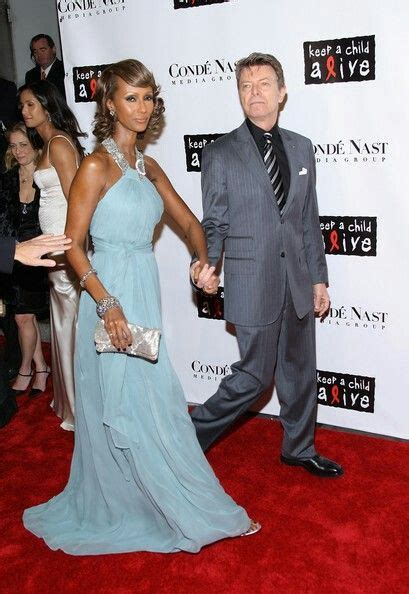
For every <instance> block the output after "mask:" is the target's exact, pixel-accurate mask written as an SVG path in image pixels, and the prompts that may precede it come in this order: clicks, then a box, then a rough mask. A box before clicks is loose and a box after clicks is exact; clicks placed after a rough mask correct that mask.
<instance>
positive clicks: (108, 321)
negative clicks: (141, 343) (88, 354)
mask: <svg viewBox="0 0 409 594" xmlns="http://www.w3.org/2000/svg"><path fill="white" fill-rule="evenodd" d="M103 319H104V323H105V330H106V331H107V332H108V336H109V338H110V340H111V343H112V344H113V346H114V347H116V348H117V349H118V350H125V349H126V347H127V346H129V345H131V344H132V334H131V331H130V330H129V328H128V322H127V320H126V318H125V316H124V312H123V311H122V308H121V307H111V309H108V311H107V312H106V313H105V314H104V317H103Z"/></svg>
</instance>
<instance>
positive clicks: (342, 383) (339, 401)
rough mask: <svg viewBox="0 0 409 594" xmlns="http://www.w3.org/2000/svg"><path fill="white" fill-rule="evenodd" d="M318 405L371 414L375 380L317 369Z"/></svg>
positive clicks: (373, 404)
mask: <svg viewBox="0 0 409 594" xmlns="http://www.w3.org/2000/svg"><path fill="white" fill-rule="evenodd" d="M317 393H318V404H323V405H325V406H331V407H332V408H346V409H349V410H355V411H357V412H366V413H373V412H374V409H375V378H374V377H366V376H364V375H351V374H349V373H337V372H334V371H321V370H319V369H317Z"/></svg>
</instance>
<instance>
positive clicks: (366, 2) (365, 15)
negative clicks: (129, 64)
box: [57, 0, 409, 438]
mask: <svg viewBox="0 0 409 594" xmlns="http://www.w3.org/2000/svg"><path fill="white" fill-rule="evenodd" d="M57 12H58V19H59V24H60V30H61V38H62V47H63V54H64V63H65V69H66V76H67V78H66V88H67V97H68V102H69V104H70V106H71V108H72V109H73V111H74V112H75V114H76V115H77V117H78V119H79V122H80V124H81V127H82V128H83V130H85V131H87V132H88V133H89V134H90V138H89V140H88V146H87V149H88V150H91V149H92V146H93V140H92V134H91V129H92V126H91V122H92V119H93V116H94V111H95V103H94V102H93V96H94V92H95V85H96V80H97V78H98V76H99V75H100V73H101V71H102V70H103V68H104V66H105V65H108V64H110V63H112V62H116V61H118V60H121V59H124V58H137V59H139V60H141V61H142V62H144V63H145V64H146V65H147V66H148V67H149V68H150V69H151V70H152V71H153V72H154V74H155V77H156V80H157V82H159V83H160V85H161V87H162V93H161V94H162V97H163V99H164V101H165V104H166V124H165V127H164V130H163V132H162V134H161V136H160V138H159V139H158V140H157V141H155V142H154V143H152V144H149V145H148V146H147V147H146V149H145V151H146V153H147V154H150V155H152V156H153V157H154V158H155V159H157V160H158V161H159V163H160V164H161V166H162V167H163V168H164V170H165V171H166V173H167V174H168V176H169V178H170V179H171V180H172V182H173V184H174V186H175V188H176V189H177V191H178V192H179V193H180V195H181V196H182V197H183V199H184V200H185V201H186V203H187V204H188V205H189V207H190V208H191V209H192V210H193V211H194V212H195V214H196V215H197V216H198V217H199V218H201V215H202V210H201V191H200V164H201V154H202V149H203V147H204V146H205V145H206V144H207V143H210V142H213V141H214V140H215V139H216V138H218V136H220V135H222V134H224V133H226V132H228V131H230V130H232V129H233V128H236V127H237V126H238V125H240V123H241V122H242V120H243V114H242V112H241V109H240V105H239V101H238V96H237V89H236V82H235V74H234V70H235V63H236V61H237V60H238V59H239V58H241V57H243V56H245V55H247V54H249V53H250V52H253V51H262V52H268V53H272V54H274V55H275V56H276V57H277V58H278V59H279V60H280V61H281V63H282V64H283V67H284V73H285V78H286V83H287V88H288V99H287V102H286V105H285V108H284V110H283V112H282V114H281V117H280V125H281V126H282V127H285V128H289V129H292V130H295V131H297V132H299V133H301V134H304V135H305V136H308V137H309V138H311V139H312V142H313V144H314V147H315V152H316V164H317V178H318V181H317V188H318V197H319V205H320V214H321V229H322V235H323V242H324V245H325V250H326V253H327V261H328V266H329V272H330V291H331V297H332V306H331V311H330V315H329V316H328V317H327V318H326V320H325V321H324V322H323V323H319V322H317V349H318V352H317V354H318V370H317V378H318V393H317V398H318V402H319V405H320V406H319V407H318V420H319V421H320V422H323V423H328V424H331V425H337V426H340V427H348V428H353V429H359V430H364V431H370V432H374V433H380V434H385V435H392V436H396V437H401V438H409V398H408V393H409V378H408V361H409V357H408V354H409V352H408V351H409V349H408V332H407V330H408V313H407V312H408V308H409V306H408V301H409V295H408V292H409V272H408V264H407V253H408V251H409V234H408V232H407V231H405V225H406V223H407V221H408V220H409V199H408V191H407V186H408V180H407V179H406V176H407V175H408V166H407V155H406V149H405V148H404V147H405V143H406V141H407V138H408V130H407V125H408V119H407V117H406V113H404V110H405V108H406V106H405V102H404V99H403V98H404V97H405V96H406V97H407V96H408V94H407V91H408V85H409V79H408V77H407V76H406V74H405V72H404V68H403V64H404V62H403V58H402V56H406V55H408V49H409V48H408V47H407V45H408V37H407V34H406V23H407V17H408V16H409V15H408V12H409V9H408V4H407V2H406V0H395V1H394V2H393V3H392V4H385V3H384V2H383V1H381V0H361V1H360V2H356V1H355V0H339V1H338V2H324V1H323V0H310V1H309V2H299V0H287V1H286V2H280V3H279V2H272V1H271V0H230V1H228V0H227V1H226V0H76V1H74V0H58V1H57ZM405 17H406V18H405ZM249 199H251V196H249ZM405 221H406V222H405ZM167 222H168V221H166V218H165V221H164V223H165V224H163V225H162V226H161V227H160V228H159V229H158V232H157V235H156V238H155V239H156V241H155V252H156V255H157V259H158V263H159V268H160V272H161V286H162V303H163V315H164V326H165V332H166V337H167V343H168V347H169V351H170V353H171V357H172V360H173V363H174V366H175V369H176V371H177V373H178V375H179V377H180V379H181V381H182V384H183V386H184V389H185V393H186V398H187V400H189V401H190V402H203V401H204V400H206V399H207V398H208V397H209V396H211V395H212V394H213V392H214V391H215V390H216V388H217V386H218V383H219V382H220V380H221V379H222V378H223V377H224V376H225V375H226V374H228V373H229V372H230V365H231V363H232V362H233V361H235V360H237V359H238V349H237V344H236V340H235V337H234V334H233V332H232V329H231V328H230V327H229V326H228V325H226V323H225V321H224V320H223V292H222V289H221V290H220V295H219V298H218V299H201V300H200V302H199V303H198V304H197V303H196V302H195V300H194V298H193V296H192V293H191V289H190V286H189V282H188V266H189V259H190V255H189V249H188V246H186V244H185V243H184V241H183V239H182V238H181V237H180V235H179V232H178V230H177V229H176V228H175V225H174V224H172V222H170V224H166V223H167ZM258 410H261V411H262V412H264V413H269V414H277V413H278V404H277V399H276V398H275V396H274V394H273V397H272V398H265V399H263V402H262V404H261V405H260V406H259V408H258Z"/></svg>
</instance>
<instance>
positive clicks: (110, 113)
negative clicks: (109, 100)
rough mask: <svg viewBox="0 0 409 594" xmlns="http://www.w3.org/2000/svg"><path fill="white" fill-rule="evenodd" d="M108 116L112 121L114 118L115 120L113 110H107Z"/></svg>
mask: <svg viewBox="0 0 409 594" xmlns="http://www.w3.org/2000/svg"><path fill="white" fill-rule="evenodd" d="M109 115H110V116H111V118H112V119H114V118H115V112H114V110H113V109H110V110H109Z"/></svg>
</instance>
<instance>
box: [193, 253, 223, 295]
mask: <svg viewBox="0 0 409 594" xmlns="http://www.w3.org/2000/svg"><path fill="white" fill-rule="evenodd" d="M214 271H215V266H209V264H205V265H202V264H201V262H200V261H197V262H195V263H194V264H192V266H191V267H190V276H191V279H192V281H193V283H194V284H195V285H196V287H197V288H198V289H202V290H203V291H204V292H205V293H208V294H209V295H215V294H216V293H217V288H218V286H219V283H220V278H219V277H218V276H217V275H216V274H214Z"/></svg>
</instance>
